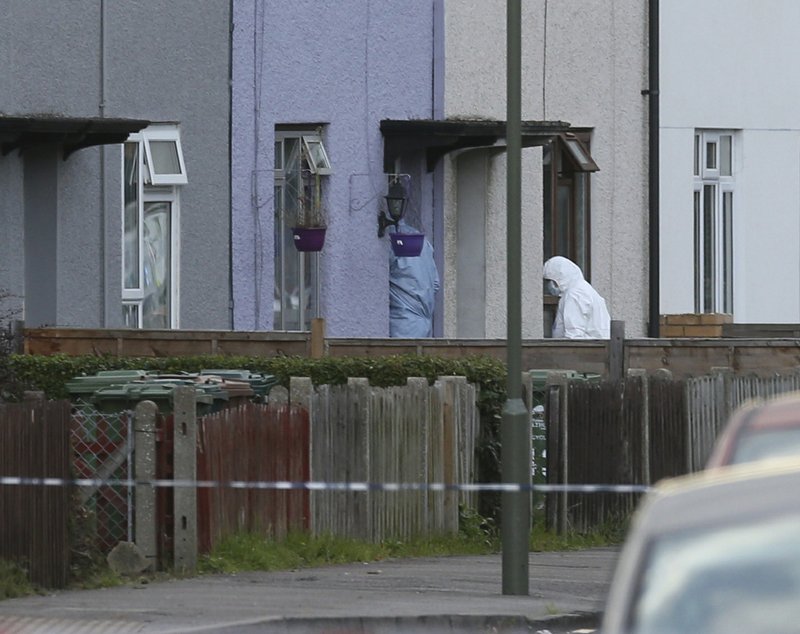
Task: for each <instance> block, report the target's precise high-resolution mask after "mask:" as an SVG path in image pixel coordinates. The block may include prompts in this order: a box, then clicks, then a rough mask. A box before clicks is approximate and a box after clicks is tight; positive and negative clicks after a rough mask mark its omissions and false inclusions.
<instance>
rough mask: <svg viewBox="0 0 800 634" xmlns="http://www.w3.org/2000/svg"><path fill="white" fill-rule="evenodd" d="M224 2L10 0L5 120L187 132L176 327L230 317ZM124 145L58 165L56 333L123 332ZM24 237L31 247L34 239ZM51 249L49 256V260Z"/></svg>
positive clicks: (17, 227) (12, 247)
mask: <svg viewBox="0 0 800 634" xmlns="http://www.w3.org/2000/svg"><path fill="white" fill-rule="evenodd" d="M229 30H230V3H229V0H170V1H169V2H163V1H161V0H125V1H124V2H122V1H120V0H4V1H3V2H2V3H1V4H0V114H4V115H7V116H29V115H53V116H60V117H99V116H105V117H124V118H138V119H147V120H150V121H153V122H175V123H178V124H179V125H180V129H181V140H182V146H183V152H184V158H185V161H186V169H187V173H188V177H189V184H188V185H185V186H184V187H182V188H181V193H180V204H181V222H180V226H181V235H180V245H181V251H180V289H181V291H180V295H181V296H180V306H181V311H180V315H181V320H180V325H181V327H185V328H227V327H229V325H230V317H229V297H230V293H229V288H230V285H229V267H230V262H229V255H228V254H229V248H228V244H229V235H230V234H229V231H230V202H229V201H230V187H229V162H230V161H229V149H228V148H229V141H228V139H229V120H230V116H229V112H230V91H229V54H230V53H229V51H230V48H229V41H230V33H229ZM120 147H121V146H119V145H109V146H103V147H94V148H87V149H83V150H80V151H78V152H76V153H75V154H73V155H72V156H70V158H69V159H68V160H66V161H59V163H58V170H57V171H58V173H57V204H58V213H57V222H58V225H57V232H56V237H55V239H54V240H52V242H53V243H50V244H48V249H49V250H50V252H51V253H54V254H55V256H54V258H55V263H56V270H57V276H58V279H57V284H56V287H57V291H56V298H57V300H56V301H55V303H56V306H55V307H54V310H55V313H54V314H55V320H56V324H57V325H73V326H87V327H100V326H118V325H120V322H121V310H120V297H121V290H120V286H121V265H120V262H121V234H122V231H121V225H120V216H121V185H120V183H121V149H120ZM22 164H23V159H22V157H21V156H20V155H19V153H18V152H16V151H15V152H13V153H11V154H9V155H7V156H0V187H2V192H1V193H2V195H0V225H2V226H3V227H4V228H5V227H8V231H7V232H6V231H3V236H2V239H1V240H0V248H2V252H0V288H3V287H6V288H9V289H10V290H13V291H18V290H21V286H20V279H21V278H22V277H24V275H25V273H24V272H23V268H24V264H23V263H24V261H25V256H24V253H23V250H22V249H21V248H20V247H21V245H22V244H24V239H23V236H22V229H21V228H22V226H23V222H24V221H23V216H22V214H23V207H24V205H23V184H22V183H23V180H22V179H23V169H22ZM28 239H29V240H31V239H33V237H32V236H30V235H29V236H28ZM42 250H43V251H46V250H45V249H42Z"/></svg>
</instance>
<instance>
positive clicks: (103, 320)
mask: <svg viewBox="0 0 800 634" xmlns="http://www.w3.org/2000/svg"><path fill="white" fill-rule="evenodd" d="M106 20H107V16H106V3H105V0H100V69H99V70H100V103H99V104H98V110H99V112H100V117H101V118H103V117H105V116H106ZM106 211H107V210H106V146H105V145H101V146H100V258H99V260H100V271H99V272H98V278H99V282H100V310H99V318H100V324H99V325H100V326H101V327H108V311H107V307H108V289H107V288H106V265H107V263H106V253H108V245H107V241H108V236H106Z"/></svg>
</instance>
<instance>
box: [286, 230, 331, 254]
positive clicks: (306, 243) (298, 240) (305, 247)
mask: <svg viewBox="0 0 800 634" xmlns="http://www.w3.org/2000/svg"><path fill="white" fill-rule="evenodd" d="M325 229H326V228H325V227H293V228H292V234H293V236H294V246H295V248H296V249H297V250H298V251H321V250H322V247H323V245H324V244H325Z"/></svg>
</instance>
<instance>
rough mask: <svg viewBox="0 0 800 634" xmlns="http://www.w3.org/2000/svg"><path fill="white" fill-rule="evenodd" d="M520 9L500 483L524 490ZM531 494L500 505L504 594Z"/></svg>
mask: <svg viewBox="0 0 800 634" xmlns="http://www.w3.org/2000/svg"><path fill="white" fill-rule="evenodd" d="M521 23H522V9H521V0H507V15H506V31H507V47H506V51H507V52H506V65H507V77H506V80H507V81H506V90H507V93H506V101H507V115H506V147H507V154H506V155H507V172H506V179H507V181H506V182H507V192H508V193H507V200H506V204H507V205H508V208H507V227H506V253H507V258H508V261H507V266H508V274H507V278H506V279H507V282H506V285H507V288H506V291H507V296H508V316H507V327H508V335H507V340H506V343H507V355H508V362H507V366H508V382H507V389H508V393H507V395H506V402H505V406H504V407H503V419H502V422H501V426H500V442H501V444H502V468H501V471H502V479H503V483H504V484H518V485H521V486H523V487H526V486H527V485H529V484H530V481H531V460H530V456H531V453H530V452H531V440H530V415H529V413H528V410H527V408H526V407H525V404H524V403H523V401H522V236H521V234H522V222H521V198H522V195H521V190H522V186H521V176H520V175H521V167H520V164H521V161H522V133H521V128H522V123H521V122H522V112H521V85H522V70H521V68H522V63H521V58H522V54H521V49H522V37H521V31H522V26H521ZM530 499H531V498H530V491H529V490H527V489H526V488H523V489H522V490H520V491H513V492H511V491H505V492H503V494H502V498H501V504H502V511H501V522H502V527H501V537H502V540H503V594H515V595H527V594H528V543H529V540H530Z"/></svg>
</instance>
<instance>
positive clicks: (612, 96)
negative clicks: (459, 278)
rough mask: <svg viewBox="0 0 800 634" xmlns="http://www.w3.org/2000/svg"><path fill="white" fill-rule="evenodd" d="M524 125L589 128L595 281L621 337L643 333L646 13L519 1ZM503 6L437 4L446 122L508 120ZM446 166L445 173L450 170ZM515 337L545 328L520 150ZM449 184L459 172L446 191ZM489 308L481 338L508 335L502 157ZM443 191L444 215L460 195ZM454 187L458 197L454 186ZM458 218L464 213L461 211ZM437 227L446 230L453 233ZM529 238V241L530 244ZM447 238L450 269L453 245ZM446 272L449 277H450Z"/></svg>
mask: <svg viewBox="0 0 800 634" xmlns="http://www.w3.org/2000/svg"><path fill="white" fill-rule="evenodd" d="M522 11H523V15H522V37H523V47H522V48H523V51H522V73H523V75H522V118H523V119H530V120H562V121H567V122H569V123H570V124H572V125H573V126H575V127H588V128H592V130H593V137H592V154H593V156H594V158H595V160H596V161H597V163H598V165H599V166H600V171H599V172H597V173H596V174H593V175H592V184H591V213H592V216H591V265H592V271H591V282H592V284H593V285H594V286H595V287H596V288H597V290H598V291H599V292H600V294H601V295H603V296H604V297H605V298H606V301H607V302H608V304H609V309H610V311H611V316H612V318H613V319H618V320H623V321H625V323H626V332H627V333H628V334H629V335H633V336H641V335H642V334H643V333H644V332H646V321H647V297H648V278H647V271H648V254H647V236H648V226H647V147H648V145H647V138H648V137H647V100H646V99H645V98H644V97H642V94H641V90H642V88H643V87H644V86H645V85H646V80H647V77H646V70H647V56H646V51H647V42H646V34H647V3H646V2H642V1H641V0H561V1H553V0H549V1H548V0H526V1H525V2H523V3H522ZM505 20H506V3H505V2H504V1H503V0H450V1H448V2H446V3H445V32H446V65H445V97H444V106H445V107H444V112H445V115H446V116H448V117H472V118H490V119H499V120H504V119H505V117H506V99H505V94H506V90H505V82H506V75H505V73H506V65H505V55H506V29H505ZM450 167H451V168H452V167H453V166H452V165H450ZM522 171H523V176H522V177H523V185H522V205H523V210H522V213H523V232H524V234H525V236H526V240H525V241H524V244H523V288H522V293H523V302H524V304H523V305H524V306H526V307H533V308H532V309H531V312H530V314H529V313H528V311H527V310H526V311H525V314H524V316H523V336H526V337H539V336H541V333H542V318H541V310H540V308H539V307H540V306H541V305H542V304H541V292H542V291H541V286H542V285H541V261H542V252H543V249H542V235H541V226H542V213H543V212H542V192H541V182H542V180H541V150H540V149H531V150H526V151H525V152H523V169H522ZM453 178H457V176H455V169H451V171H449V172H448V176H447V179H448V181H449V180H451V179H453ZM488 178H489V185H488V187H487V194H486V201H487V204H486V209H487V210H488V213H487V222H486V225H485V231H486V239H485V244H486V258H487V267H486V268H487V270H486V291H487V295H486V304H485V321H486V325H487V336H488V337H502V336H504V333H505V328H506V325H505V311H506V293H505V268H506V262H505V254H504V240H505V156H504V155H498V156H497V157H496V158H495V159H494V160H493V161H492V162H491V163H490V164H489V170H488ZM452 188H453V185H452V184H451V183H449V182H446V183H445V191H446V192H449V196H450V199H449V201H450V205H449V206H446V209H447V210H448V212H446V213H450V214H452V213H453V212H454V210H455V208H456V207H455V205H459V204H460V203H459V196H460V194H461V192H458V191H455V192H453V191H452ZM456 189H457V188H456ZM459 211H460V210H459ZM453 224H454V223H453V220H452V218H450V217H448V216H446V217H445V225H446V226H447V227H450V226H452V225H453ZM528 238H529V239H528ZM456 240H457V235H456V234H455V232H452V231H451V232H448V233H447V234H446V235H445V245H444V246H445V253H446V257H447V258H448V263H449V264H452V263H453V262H454V258H455V255H454V254H455V253H456V252H457V250H458V247H459V246H460V245H459V244H457V242H456ZM446 268H448V267H446ZM448 283H449V286H446V287H445V292H446V298H447V299H446V301H449V302H450V303H449V305H447V306H446V324H447V326H446V328H445V335H446V336H448V335H451V336H452V335H455V334H456V333H457V332H458V331H457V330H456V328H457V325H458V322H457V317H458V315H457V307H456V300H455V298H453V296H452V293H450V294H447V293H448V292H449V291H451V290H452V285H453V283H454V280H453V279H452V276H451V277H450V278H448Z"/></svg>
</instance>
